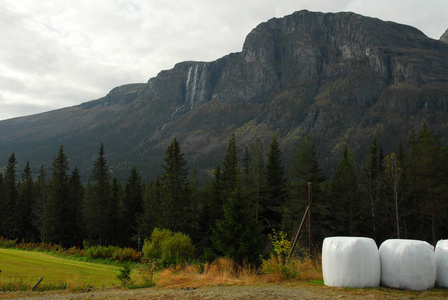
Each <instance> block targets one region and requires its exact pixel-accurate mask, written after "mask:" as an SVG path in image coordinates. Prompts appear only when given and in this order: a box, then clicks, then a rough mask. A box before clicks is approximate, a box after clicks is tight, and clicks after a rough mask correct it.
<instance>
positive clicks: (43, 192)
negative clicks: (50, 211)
mask: <svg viewBox="0 0 448 300" xmlns="http://www.w3.org/2000/svg"><path fill="white" fill-rule="evenodd" d="M46 176H47V174H46V172H45V169H44V166H43V165H42V166H41V167H40V169H39V175H38V177H37V180H36V182H35V184H34V203H33V206H32V214H31V215H32V224H33V227H34V228H35V229H36V230H37V232H38V236H39V239H40V240H42V241H44V240H45V236H44V235H43V234H44V233H45V228H46V226H47V225H46V223H47V222H46V219H45V215H44V212H45V206H46V203H47V201H48V182H47V179H46Z"/></svg>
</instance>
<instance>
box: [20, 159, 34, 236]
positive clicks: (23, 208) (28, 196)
mask: <svg viewBox="0 0 448 300" xmlns="http://www.w3.org/2000/svg"><path fill="white" fill-rule="evenodd" d="M33 184H34V183H33V177H32V174H31V169H30V164H29V162H27V163H26V166H25V169H24V170H23V173H22V181H21V183H20V189H19V198H18V202H17V203H16V206H15V215H16V218H15V219H16V222H15V230H16V234H15V236H16V237H17V238H19V239H25V240H26V241H35V240H36V239H37V237H38V233H37V232H36V231H35V230H34V227H33V225H32V223H31V217H32V216H31V212H32V207H33V204H34V194H33Z"/></svg>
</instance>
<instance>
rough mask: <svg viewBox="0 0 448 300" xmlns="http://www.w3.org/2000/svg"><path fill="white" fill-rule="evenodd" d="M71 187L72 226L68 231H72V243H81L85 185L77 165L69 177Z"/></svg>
mask: <svg viewBox="0 0 448 300" xmlns="http://www.w3.org/2000/svg"><path fill="white" fill-rule="evenodd" d="M69 189H70V203H69V209H70V215H69V218H70V219H69V220H70V224H69V225H70V227H69V230H68V232H70V233H71V243H72V245H75V246H76V245H80V244H81V242H82V240H83V237H84V232H83V226H84V225H83V215H82V204H83V199H84V186H83V185H82V182H81V175H80V172H79V169H78V168H77V167H75V169H74V170H73V172H72V175H71V176H70V178H69Z"/></svg>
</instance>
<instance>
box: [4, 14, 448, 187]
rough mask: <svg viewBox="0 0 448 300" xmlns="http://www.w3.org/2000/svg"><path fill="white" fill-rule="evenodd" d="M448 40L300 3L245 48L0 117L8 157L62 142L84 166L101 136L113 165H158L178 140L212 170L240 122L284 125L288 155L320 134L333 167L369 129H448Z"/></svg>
mask: <svg viewBox="0 0 448 300" xmlns="http://www.w3.org/2000/svg"><path fill="white" fill-rule="evenodd" d="M447 112H448V44H446V43H444V42H442V41H437V40H433V39H430V38H428V37H426V36H425V35H424V34H423V33H422V32H420V31H419V30H417V29H415V28H413V27H410V26H407V25H401V24H397V23H393V22H384V21H381V20H379V19H375V18H368V17H364V16H361V15H358V14H354V13H350V12H343V13H318V12H309V11H305V10H304V11H299V12H295V13H293V14H291V15H289V16H285V17H283V18H273V19H271V20H269V21H267V22H265V23H262V24H260V25H258V26H257V27H256V28H255V29H253V30H252V31H251V32H250V33H249V35H248V36H247V38H246V40H245V42H244V45H243V48H242V51H241V52H238V53H231V54H229V55H226V56H224V57H222V58H220V59H217V60H215V61H212V62H194V61H186V62H180V63H178V64H176V65H175V66H174V67H173V68H172V69H170V70H164V71H161V72H160V73H159V74H158V75H157V76H156V77H154V78H151V79H149V81H148V82H147V83H146V84H143V83H142V84H129V85H123V86H120V87H117V88H114V89H113V90H112V91H110V93H109V94H108V95H106V96H105V97H103V98H101V99H98V100H94V101H90V102H87V103H83V104H81V105H78V106H74V107H69V108H64V109H60V110H55V111H51V112H47V113H42V114H38V115H33V116H28V117H22V118H16V119H10V120H5V121H1V122H0V165H6V162H7V159H8V157H9V155H10V154H11V152H15V154H16V157H17V158H18V160H19V163H21V165H20V166H19V168H21V166H22V165H23V166H24V164H25V163H26V161H30V163H31V166H32V168H33V170H37V169H38V168H39V167H40V165H42V164H44V165H45V166H46V167H47V168H49V167H50V166H51V161H52V158H53V157H54V156H55V155H56V152H57V150H58V148H59V146H60V145H61V144H63V145H64V149H65V152H66V154H67V156H68V157H69V159H70V161H69V163H70V166H71V167H72V168H73V167H75V166H78V168H79V169H80V170H81V172H82V174H83V175H86V176H88V175H89V174H90V169H91V168H92V164H93V161H94V160H95V159H96V157H97V153H98V150H99V146H100V143H101V142H104V146H105V151H106V156H107V159H108V163H109V165H110V166H111V171H113V172H114V174H115V176H119V177H122V178H127V176H128V170H129V169H130V168H131V167H132V165H134V164H135V165H136V166H137V168H138V169H139V170H140V171H142V174H143V176H144V177H145V178H154V177H155V176H156V175H157V174H159V172H160V171H161V165H162V163H163V158H164V157H165V150H166V145H168V144H169V143H170V142H171V140H172V139H173V138H174V137H177V139H178V140H179V141H180V144H181V147H182V150H183V152H185V154H186V159H187V160H188V161H189V166H190V169H191V168H193V167H195V168H197V169H198V170H199V171H200V174H204V173H207V172H210V171H211V170H212V169H213V168H214V167H215V166H216V164H217V163H218V162H220V160H221V159H222V157H223V152H224V149H225V146H226V143H227V140H228V139H229V137H230V136H231V134H232V133H235V135H236V139H237V141H238V142H239V145H240V153H242V152H243V147H244V146H245V145H250V144H252V143H254V141H255V140H256V139H257V138H260V140H261V141H262V142H263V144H264V145H265V146H266V147H267V146H268V145H269V142H270V139H271V137H272V136H273V135H274V134H276V135H277V136H278V137H279V140H280V142H281V147H282V150H283V152H284V154H285V158H284V161H285V165H289V163H290V161H291V157H292V153H293V149H294V147H295V146H296V143H297V137H298V136H299V135H300V134H301V133H303V132H307V133H309V134H310V136H311V137H312V138H313V140H314V142H315V145H316V151H317V154H318V157H319V159H320V163H321V166H322V167H323V169H324V170H326V171H327V174H331V171H332V170H333V169H334V167H335V165H336V164H337V162H338V161H339V159H340V157H341V153H342V150H343V148H344V147H345V146H347V147H349V148H350V149H352V150H353V151H354V153H355V156H356V158H357V159H358V160H359V161H361V160H363V159H364V158H365V157H364V156H365V154H366V152H367V151H368V147H369V145H370V143H371V140H372V136H373V135H376V136H377V137H378V139H379V141H380V143H381V144H382V145H383V147H384V151H385V152H386V153H388V152H389V151H395V150H396V147H397V145H398V143H399V142H400V141H407V139H408V135H409V133H410V131H411V129H419V127H420V125H421V123H422V122H426V123H427V124H428V125H429V126H431V127H432V128H433V129H434V130H435V132H436V133H438V134H439V135H440V136H441V138H443V139H446V138H447V137H448V130H447V127H448V118H447Z"/></svg>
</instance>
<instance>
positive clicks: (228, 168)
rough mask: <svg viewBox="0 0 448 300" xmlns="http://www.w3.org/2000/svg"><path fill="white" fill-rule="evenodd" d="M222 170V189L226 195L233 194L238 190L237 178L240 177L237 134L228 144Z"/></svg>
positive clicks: (233, 135)
mask: <svg viewBox="0 0 448 300" xmlns="http://www.w3.org/2000/svg"><path fill="white" fill-rule="evenodd" d="M223 166H224V167H223V170H222V178H221V179H222V188H223V190H224V193H228V194H230V193H232V192H233V191H234V190H235V188H236V183H237V177H238V170H239V164H238V148H237V146H236V141H235V134H232V137H231V138H230V139H229V141H228V143H227V149H226V153H225V155H224V161H223Z"/></svg>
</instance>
